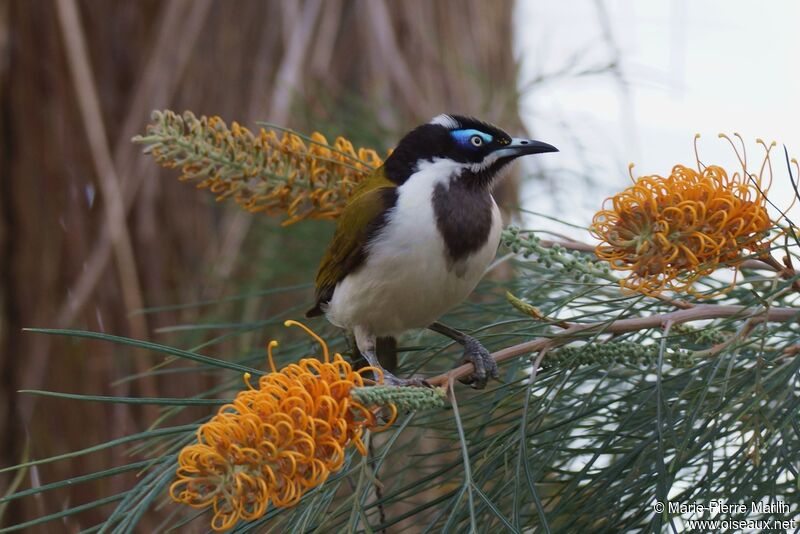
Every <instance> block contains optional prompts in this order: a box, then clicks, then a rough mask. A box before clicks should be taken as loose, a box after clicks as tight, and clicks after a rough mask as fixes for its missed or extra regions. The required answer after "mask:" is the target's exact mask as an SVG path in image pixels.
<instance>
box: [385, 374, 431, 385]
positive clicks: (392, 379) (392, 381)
mask: <svg viewBox="0 0 800 534" xmlns="http://www.w3.org/2000/svg"><path fill="white" fill-rule="evenodd" d="M375 381H376V382H378V376H377V373H376V374H375ZM382 385H384V386H394V387H416V388H423V387H424V388H429V387H431V385H430V384H428V382H427V381H426V380H425V379H424V378H419V377H413V378H398V377H396V376H394V375H393V374H392V373H390V372H389V371H386V370H384V371H383V384H382Z"/></svg>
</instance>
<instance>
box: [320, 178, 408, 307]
mask: <svg viewBox="0 0 800 534" xmlns="http://www.w3.org/2000/svg"><path fill="white" fill-rule="evenodd" d="M396 201H397V186H396V185H395V184H394V182H392V181H390V180H388V179H387V178H386V177H385V174H384V173H383V168H382V167H381V168H380V169H377V170H376V171H375V172H374V173H373V174H372V175H371V176H370V177H368V178H367V179H366V180H365V181H364V182H363V183H362V185H361V186H360V187H359V188H358V189H357V190H356V192H355V193H354V194H353V198H352V199H351V200H350V202H349V203H348V204H347V206H345V208H344V211H343V212H342V215H341V217H339V222H338V224H337V225H336V233H335V234H334V236H333V239H332V240H331V242H330V244H329V245H328V250H327V251H326V252H325V256H324V257H323V258H322V262H321V263H320V266H319V270H318V271H317V279H316V301H317V302H316V305H315V306H314V307H313V308H312V309H310V310H309V311H307V312H306V317H314V316H316V315H322V313H323V309H322V306H323V305H325V304H327V303H328V301H330V299H331V298H332V297H333V290H334V289H335V288H336V284H338V283H339V282H341V281H342V279H343V278H344V277H345V276H347V275H348V274H350V273H351V272H353V271H354V270H356V269H357V268H358V267H359V266H360V265H361V264H362V263H363V262H364V260H365V259H366V254H367V251H366V247H367V244H368V243H369V240H370V239H371V238H372V236H374V235H375V234H376V233H377V232H378V231H379V230H380V229H381V228H382V227H383V225H384V224H385V223H386V214H387V212H388V211H389V210H390V209H391V208H392V207H394V205H395V202H396Z"/></svg>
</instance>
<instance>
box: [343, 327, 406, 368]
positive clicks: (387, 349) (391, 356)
mask: <svg viewBox="0 0 800 534" xmlns="http://www.w3.org/2000/svg"><path fill="white" fill-rule="evenodd" d="M350 346H351V347H352V349H353V360H354V361H355V360H358V359H359V358H360V359H361V361H366V359H365V358H364V357H363V355H362V354H361V351H359V350H358V344H357V343H356V340H355V337H352V336H351V339H350ZM375 354H376V355H377V356H378V361H379V362H380V363H381V366H382V367H383V368H384V369H386V370H387V371H389V372H390V373H394V372H395V371H396V370H397V340H396V339H395V338H393V337H379V338H376V339H375Z"/></svg>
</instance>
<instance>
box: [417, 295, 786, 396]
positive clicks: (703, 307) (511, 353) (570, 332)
mask: <svg viewBox="0 0 800 534" xmlns="http://www.w3.org/2000/svg"><path fill="white" fill-rule="evenodd" d="M751 310H752V308H750V307H748V306H739V305H714V304H700V305H697V306H695V307H693V308H690V309H685V310H677V311H674V312H669V313H662V314H658V315H651V316H649V317H634V318H632V319H620V320H617V321H612V322H608V321H600V322H596V323H587V324H577V325H574V326H571V327H570V328H567V329H566V330H564V331H563V332H559V333H558V334H556V335H554V336H552V337H537V338H535V339H532V340H530V341H526V342H524V343H520V344H518V345H514V346H511V347H507V348H505V349H502V350H499V351H497V352H494V353H492V358H493V359H494V361H496V362H497V363H500V362H503V361H505V360H509V359H511V358H515V357H517V356H521V355H523V354H529V353H531V352H536V351H540V350H542V349H544V348H551V347H554V346H558V345H564V344H566V343H569V342H570V341H574V340H575V339H579V338H581V337H584V336H586V335H588V334H594V333H597V332H605V333H609V334H624V333H627V332H635V331H637V330H646V329H648V328H659V327H661V326H662V325H664V324H665V323H667V322H671V323H672V324H681V323H688V322H692V321H701V320H706V319H723V318H727V317H739V318H741V319H750V320H760V321H769V322H789V321H793V320H797V319H798V318H800V310H798V309H796V308H769V309H768V310H763V311H753V313H748V312H750V311H751ZM474 370H475V368H474V367H473V366H472V364H471V363H468V364H465V365H462V366H460V367H456V368H454V369H452V370H450V371H448V372H447V373H443V374H441V375H438V376H435V377H433V378H429V379H427V380H426V381H427V382H428V383H429V384H430V385H431V386H434V387H444V386H446V385H447V384H448V382H450V381H453V380H457V379H458V378H462V377H465V376H468V375H469V374H471V373H472V372H473V371H474Z"/></svg>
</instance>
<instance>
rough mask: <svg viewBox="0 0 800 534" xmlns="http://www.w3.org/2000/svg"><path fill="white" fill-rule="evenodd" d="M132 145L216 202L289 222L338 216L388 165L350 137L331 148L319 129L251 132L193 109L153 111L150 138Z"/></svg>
mask: <svg viewBox="0 0 800 534" xmlns="http://www.w3.org/2000/svg"><path fill="white" fill-rule="evenodd" d="M134 140H135V141H136V142H138V143H143V144H145V145H147V151H148V152H149V153H151V154H152V155H153V156H154V158H155V160H156V162H157V163H159V164H161V165H162V166H164V167H168V168H174V167H179V168H180V169H181V173H182V174H181V178H180V179H181V180H193V181H196V182H197V186H198V187H201V188H207V189H208V190H209V191H211V192H212V193H213V194H214V195H216V198H217V200H225V199H228V198H232V199H234V201H235V202H236V203H237V204H238V205H239V206H241V207H242V208H244V209H246V210H248V211H251V212H264V213H267V214H268V215H284V216H285V217H286V218H285V220H284V222H283V224H284V225H288V224H292V223H294V222H297V221H300V220H304V219H335V218H336V217H338V216H339V213H340V212H341V210H342V208H343V207H344V205H345V203H346V201H347V199H348V198H349V197H350V195H351V194H352V192H353V190H354V189H355V187H356V185H358V183H359V182H361V181H362V180H363V179H364V177H365V176H367V175H368V174H369V173H370V171H372V170H373V169H375V168H377V167H379V166H380V165H381V164H382V163H383V160H382V159H381V157H380V156H378V153H377V152H375V151H374V150H371V149H367V148H360V149H358V150H356V149H355V148H354V147H353V144H352V143H351V142H350V141H348V140H347V139H345V138H344V137H337V138H336V140H335V141H334V142H333V143H332V144H331V143H328V140H327V139H326V138H325V136H324V135H322V134H321V133H318V132H314V133H313V134H311V136H310V137H301V136H300V135H298V134H296V133H294V132H290V131H282V132H280V133H279V132H278V131H276V129H273V128H269V129H265V128H260V129H259V131H258V132H256V133H253V132H251V131H250V130H248V129H247V128H245V127H243V126H240V125H239V124H238V123H236V122H234V123H232V124H231V126H230V128H228V126H227V125H226V124H225V122H224V121H223V120H222V119H220V118H219V117H205V116H203V117H200V118H197V117H196V116H195V115H194V114H192V113H191V112H186V113H184V114H183V115H178V114H177V113H174V112H172V111H163V112H161V111H158V112H154V113H153V123H152V124H150V125H149V126H148V127H147V134H146V135H144V136H139V137H136V138H135V139H134Z"/></svg>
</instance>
